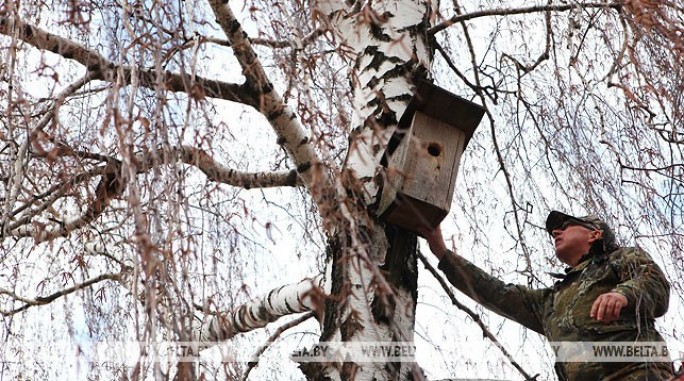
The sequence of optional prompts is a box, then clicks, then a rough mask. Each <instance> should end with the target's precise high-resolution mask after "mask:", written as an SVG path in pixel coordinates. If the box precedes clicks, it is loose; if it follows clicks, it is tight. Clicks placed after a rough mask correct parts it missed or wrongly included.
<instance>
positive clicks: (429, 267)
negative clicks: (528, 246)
mask: <svg viewBox="0 0 684 381" xmlns="http://www.w3.org/2000/svg"><path fill="white" fill-rule="evenodd" d="M418 259H420V261H421V262H422V263H423V265H425V268H426V269H427V270H428V271H429V272H430V274H432V276H434V277H435V279H437V282H439V284H440V285H441V286H442V288H443V289H444V292H446V293H447V296H449V299H451V303H452V304H453V305H454V306H456V308H458V309H459V310H461V311H463V312H465V313H466V314H468V316H470V318H471V319H473V321H474V322H475V323H477V325H478V326H479V327H480V329H481V330H482V334H483V335H484V336H485V337H486V338H488V339H489V340H490V341H491V342H492V343H494V345H496V347H497V348H499V350H500V351H501V353H503V355H504V356H506V358H507V359H508V361H510V362H511V364H512V365H513V366H514V367H515V369H517V370H518V372H520V374H521V375H522V376H523V377H524V378H525V380H533V379H535V378H533V377H530V375H529V374H527V372H525V370H524V369H523V368H522V367H521V366H520V364H518V363H517V362H516V361H515V360H514V359H513V356H511V354H510V353H508V351H507V350H506V348H505V347H504V346H503V344H501V343H500V342H499V340H497V338H496V336H494V335H493V334H492V333H491V332H490V331H489V328H487V326H486V325H485V324H484V322H482V318H480V315H478V314H476V313H475V312H474V311H473V310H471V309H470V308H468V307H467V306H466V305H464V304H462V303H461V302H459V301H458V300H457V299H456V296H455V295H454V293H453V292H452V291H451V288H449V285H448V284H447V282H446V281H445V280H444V278H443V277H442V276H441V275H440V274H439V273H438V272H437V270H435V268H434V267H433V266H432V265H431V264H430V262H428V260H427V258H425V256H424V255H423V253H418ZM535 377H536V376H535Z"/></svg>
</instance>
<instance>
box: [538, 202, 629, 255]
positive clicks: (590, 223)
mask: <svg viewBox="0 0 684 381" xmlns="http://www.w3.org/2000/svg"><path fill="white" fill-rule="evenodd" d="M566 223H571V224H574V225H580V226H584V227H585V228H587V229H593V230H600V231H601V232H602V233H603V234H602V237H603V239H602V240H603V251H612V250H614V249H615V248H617V243H616V241H615V234H614V233H613V230H612V229H611V228H610V226H608V224H607V223H606V222H605V221H603V220H602V219H601V218H600V217H599V216H597V215H596V214H590V215H588V216H584V217H574V216H571V215H569V214H565V213H562V212H559V211H556V210H554V211H552V212H551V213H549V216H548V217H546V231H547V232H549V234H551V233H552V232H553V231H554V230H556V229H560V228H561V227H563V225H565V224H566Z"/></svg>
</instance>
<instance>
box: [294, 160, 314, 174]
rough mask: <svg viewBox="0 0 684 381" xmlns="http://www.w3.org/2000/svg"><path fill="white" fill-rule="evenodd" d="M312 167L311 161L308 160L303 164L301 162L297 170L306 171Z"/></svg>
mask: <svg viewBox="0 0 684 381" xmlns="http://www.w3.org/2000/svg"><path fill="white" fill-rule="evenodd" d="M310 168H311V163H310V162H308V161H307V162H306V163H302V164H299V165H298V166H297V172H298V173H304V172H306V171H308V170H309V169H310Z"/></svg>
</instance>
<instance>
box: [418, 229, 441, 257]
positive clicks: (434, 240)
mask: <svg viewBox="0 0 684 381" xmlns="http://www.w3.org/2000/svg"><path fill="white" fill-rule="evenodd" d="M418 233H420V235H422V236H423V238H425V239H426V240H427V242H428V244H429V245H430V251H432V254H434V255H435V257H437V260H442V257H444V254H446V252H447V247H446V244H445V243H444V238H442V229H441V228H440V227H439V226H438V227H436V228H435V229H434V230H430V228H420V229H418Z"/></svg>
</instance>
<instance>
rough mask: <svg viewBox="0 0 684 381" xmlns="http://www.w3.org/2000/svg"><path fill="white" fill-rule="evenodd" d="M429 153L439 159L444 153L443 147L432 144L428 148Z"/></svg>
mask: <svg viewBox="0 0 684 381" xmlns="http://www.w3.org/2000/svg"><path fill="white" fill-rule="evenodd" d="M427 151H428V153H429V154H430V155H432V156H434V157H438V156H439V154H440V153H442V146H441V145H439V144H437V143H430V145H429V146H428V148H427Z"/></svg>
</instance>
